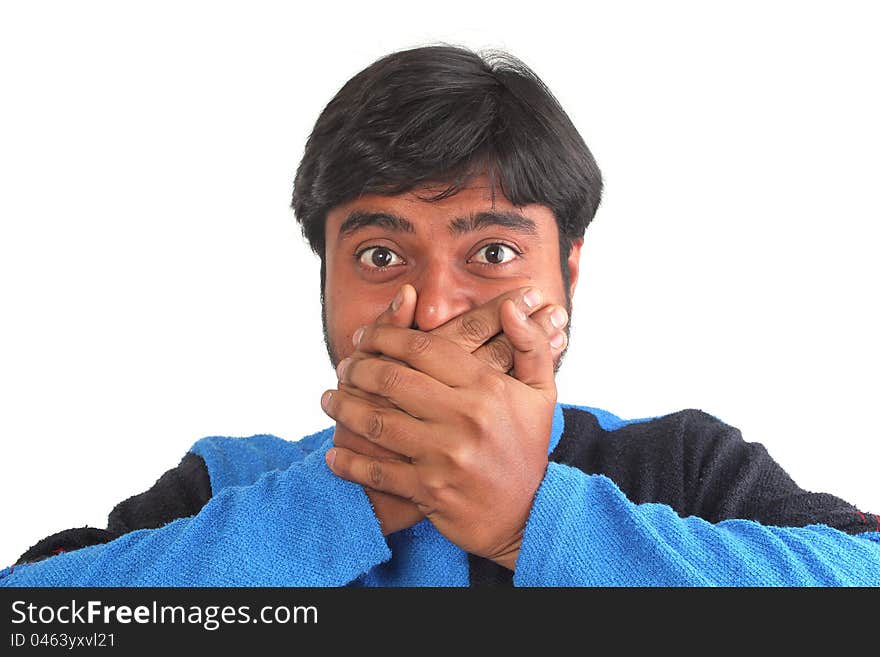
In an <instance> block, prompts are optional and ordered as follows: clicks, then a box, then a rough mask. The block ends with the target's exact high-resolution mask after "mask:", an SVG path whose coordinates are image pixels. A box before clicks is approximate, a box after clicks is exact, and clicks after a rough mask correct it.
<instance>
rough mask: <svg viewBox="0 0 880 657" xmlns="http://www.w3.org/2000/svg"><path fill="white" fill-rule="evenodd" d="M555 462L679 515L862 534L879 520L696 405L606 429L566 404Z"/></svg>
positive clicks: (554, 453) (876, 527) (588, 414)
mask: <svg viewBox="0 0 880 657" xmlns="http://www.w3.org/2000/svg"><path fill="white" fill-rule="evenodd" d="M564 413H565V431H564V432H563V436H562V438H561V440H560V442H559V445H558V446H557V448H556V449H555V450H554V452H553V454H551V457H550V458H551V460H553V461H558V462H561V463H566V464H568V465H572V466H574V467H577V468H580V469H581V470H583V471H584V472H587V473H590V474H604V475H605V476H607V477H609V478H610V479H612V480H613V481H614V482H615V483H616V484H617V485H618V486H619V487H620V489H621V491H623V493H624V494H625V495H626V496H627V497H628V498H629V499H630V500H631V501H633V502H635V503H637V504H640V503H644V502H660V503H662V504H666V505H668V506H670V507H672V508H673V509H674V510H675V511H676V513H678V514H679V515H681V516H699V517H701V518H703V519H705V520H708V521H710V522H719V521H721V520H725V519H729V518H742V519H747V520H754V521H757V522H760V523H761V524H764V525H777V526H789V527H803V526H805V525H810V524H824V525H828V526H830V527H834V528H836V529H840V530H841V531H844V532H847V533H850V534H857V533H860V532H864V531H872V530H873V531H877V530H880V526H878V524H877V521H876V518H875V517H874V516H871V515H870V514H867V515H866V514H863V513H861V512H860V511H859V510H858V509H857V508H856V507H854V506H853V505H851V504H849V503H848V502H845V501H844V500H842V499H840V498H839V497H835V496H834V495H830V494H828V493H813V492H810V491H806V490H804V489H802V488H800V487H799V486H798V485H797V484H795V482H794V481H793V480H792V478H791V477H789V475H788V474H787V473H786V472H785V470H783V468H782V467H781V466H780V465H779V464H778V463H776V461H774V460H773V459H772V458H771V457H770V455H769V454H768V452H767V450H766V449H765V448H764V446H763V445H761V444H760V443H752V442H746V441H745V440H743V437H742V434H741V433H740V431H739V430H738V429H736V428H734V427H732V426H730V425H728V424H725V423H724V422H721V421H720V420H718V419H716V418H715V417H713V416H711V415H709V414H707V413H704V412H703V411H699V410H693V409H688V410H683V411H679V412H677V413H672V414H670V415H666V416H663V417H660V418H655V419H653V420H649V421H646V422H637V423H634V424H629V425H626V426H623V427H621V428H619V429H615V430H612V431H604V430H603V429H602V428H601V427H600V426H599V423H598V421H597V420H596V418H595V416H593V415H592V414H591V413H588V412H586V411H583V410H580V409H565V410H564Z"/></svg>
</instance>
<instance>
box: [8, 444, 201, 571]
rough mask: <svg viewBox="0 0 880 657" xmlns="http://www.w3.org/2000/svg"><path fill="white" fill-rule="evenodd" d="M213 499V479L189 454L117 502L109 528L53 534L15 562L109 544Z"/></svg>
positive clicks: (188, 512) (195, 510)
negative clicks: (146, 487)
mask: <svg viewBox="0 0 880 657" xmlns="http://www.w3.org/2000/svg"><path fill="white" fill-rule="evenodd" d="M210 498H211V480H210V477H209V476H208V468H207V466H206V465H205V461H204V460H203V459H202V457H201V456H198V455H196V454H193V453H191V452H190V453H187V454H186V456H184V457H183V459H182V460H181V462H180V464H179V465H178V466H177V467H175V468H172V469H170V470H168V471H167V472H166V473H165V474H163V475H162V476H161V477H159V479H158V481H156V483H155V484H153V486H152V487H151V488H150V489H149V490H147V491H146V492H143V493H140V494H139V495H134V496H132V497H129V498H128V499H126V500H124V501H122V502H120V503H119V504H117V505H116V506H115V507H114V508H113V510H112V511H111V512H110V515H109V517H108V519H107V529H98V528H96V527H78V528H75V529H66V530H64V531H61V532H58V533H56V534H52V535H51V536H48V537H47V538H44V539H43V540H41V541H39V542H38V543H36V544H35V545H33V546H31V547H30V548H29V549H28V550H27V552H25V553H24V554H23V555H21V557H19V559H18V561H17V562H16V565H18V564H21V563H30V562H34V561H42V560H43V559H45V558H47V557H50V556H52V555H54V554H58V553H60V552H70V551H71V550H77V549H79V548H83V547H86V546H89V545H97V544H99V543H107V542H109V541H112V540H113V539H115V538H118V537H120V536H122V535H123V534H126V533H128V532H130V531H134V530H135V529H155V528H156V527H161V526H162V525H165V524H167V523H169V522H171V521H172V520H176V519H177V518H185V517H188V516H193V515H195V514H197V513H198V512H199V511H200V510H201V508H202V507H203V506H204V505H205V503H206V502H207V501H208V500H209V499H210Z"/></svg>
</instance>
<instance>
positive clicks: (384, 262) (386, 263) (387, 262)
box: [357, 246, 404, 269]
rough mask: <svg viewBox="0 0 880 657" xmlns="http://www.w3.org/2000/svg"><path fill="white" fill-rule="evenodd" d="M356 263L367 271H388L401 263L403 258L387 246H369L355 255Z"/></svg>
mask: <svg viewBox="0 0 880 657" xmlns="http://www.w3.org/2000/svg"><path fill="white" fill-rule="evenodd" d="M357 258H358V261H359V262H360V263H361V264H362V265H363V266H364V267H367V268H368V269H388V268H389V267H394V266H396V265H401V264H404V263H403V258H401V257H400V256H399V255H397V254H396V253H395V252H394V251H392V250H391V249H389V248H388V247H387V246H371V247H369V248H366V249H364V250H363V251H360V252H359V253H358V254H357Z"/></svg>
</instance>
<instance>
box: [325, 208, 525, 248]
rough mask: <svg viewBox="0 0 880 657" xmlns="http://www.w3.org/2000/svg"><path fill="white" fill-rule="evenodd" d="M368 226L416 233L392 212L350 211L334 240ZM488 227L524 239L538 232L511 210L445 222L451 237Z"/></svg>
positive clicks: (408, 224)
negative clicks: (509, 232) (500, 229)
mask: <svg viewBox="0 0 880 657" xmlns="http://www.w3.org/2000/svg"><path fill="white" fill-rule="evenodd" d="M368 226H378V227H380V228H387V229H389V230H393V231H396V232H400V233H415V232H416V229H415V226H414V225H413V223H412V222H411V221H410V220H409V219H407V218H406V217H401V216H400V215H397V214H394V213H393V212H387V211H383V212H369V211H366V210H353V211H352V212H351V213H350V214H349V215H348V217H346V219H345V221H343V222H342V225H341V226H340V227H339V235H338V237H337V240H339V241H341V240H343V239H345V238H346V237H348V236H350V235H351V234H352V233H355V232H357V231H358V230H361V229H362V228H367V227H368ZM489 226H501V227H502V228H511V229H513V230H515V231H518V232H520V233H525V234H527V235H537V234H538V229H537V227H536V226H535V222H534V221H532V220H531V219H529V218H528V217H526V216H525V215H522V214H520V213H519V212H514V211H513V210H492V211H485V212H476V213H474V212H472V213H471V214H470V215H469V216H467V217H457V218H455V219H453V220H452V221H450V222H449V232H450V233H452V235H453V236H456V237H458V236H460V235H464V234H465V233H472V232H475V231H478V230H482V229H484V228H488V227H489Z"/></svg>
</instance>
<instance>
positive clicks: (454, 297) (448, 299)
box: [413, 263, 472, 331]
mask: <svg viewBox="0 0 880 657" xmlns="http://www.w3.org/2000/svg"><path fill="white" fill-rule="evenodd" d="M413 287H415V289H416V293H417V295H418V296H417V301H416V312H415V320H414V321H415V324H416V328H418V329H419V330H421V331H432V330H434V329H435V328H437V327H438V326H442V325H443V324H445V323H446V322H448V321H449V320H450V319H452V318H453V317H457V316H458V315H460V314H462V313H464V312H466V311H468V310H470V308H471V306H472V304H471V299H470V292H469V291H468V290H466V289H464V287H463V286H462V285H461V284H460V282H459V281H457V280H456V276H455V273H454V272H453V271H451V269H450V267H448V266H445V265H443V264H442V263H437V264H435V265H432V266H430V267H425V269H424V270H422V272H421V273H420V275H419V277H418V280H415V281H413Z"/></svg>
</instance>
